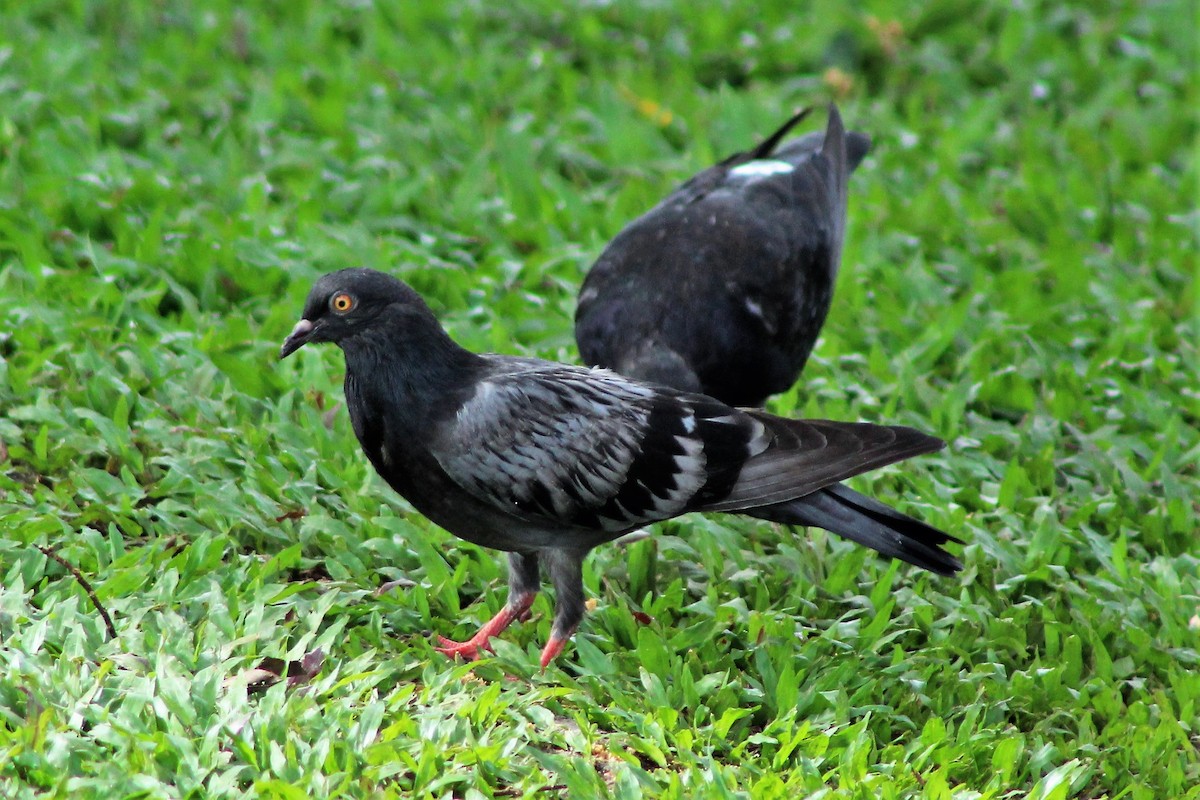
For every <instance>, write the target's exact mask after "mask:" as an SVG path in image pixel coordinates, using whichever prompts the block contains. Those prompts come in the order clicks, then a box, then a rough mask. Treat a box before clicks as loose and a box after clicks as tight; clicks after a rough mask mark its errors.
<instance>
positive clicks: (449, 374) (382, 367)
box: [341, 306, 483, 418]
mask: <svg viewBox="0 0 1200 800" xmlns="http://www.w3.org/2000/svg"><path fill="white" fill-rule="evenodd" d="M341 345H342V350H343V352H344V353H345V354H346V378H347V386H349V385H350V383H353V384H354V385H355V389H356V393H357V394H359V395H360V396H361V397H362V399H363V400H364V401H366V402H367V403H368V405H375V404H377V403H381V404H383V406H384V407H393V408H397V409H405V411H406V412H409V413H411V414H413V415H415V418H419V417H420V416H421V415H422V414H424V413H426V412H427V411H429V410H431V409H433V408H436V407H437V406H438V405H440V404H444V403H445V402H446V401H447V399H448V398H450V397H453V396H454V395H456V394H458V393H460V392H461V391H462V390H463V387H464V386H467V385H469V384H470V383H471V381H472V380H473V378H474V375H475V372H476V370H477V369H478V367H479V364H481V363H483V359H481V358H480V357H479V356H478V355H476V354H475V353H472V352H471V351H469V350H466V349H465V348H463V347H460V346H459V345H458V343H457V342H455V341H454V340H453V339H451V338H450V336H449V335H448V334H447V333H446V332H445V331H444V330H442V327H441V325H440V324H438V322H437V319H436V318H435V317H434V316H433V314H432V312H430V311H429V310H428V309H424V308H415V307H412V306H401V307H394V308H393V309H392V310H391V313H389V314H388V316H387V318H386V320H385V321H384V323H383V324H380V325H377V326H374V327H373V328H372V329H371V330H369V331H364V332H363V333H362V334H360V335H359V336H355V337H353V338H350V339H346V340H344V341H343V342H342V343H341Z"/></svg>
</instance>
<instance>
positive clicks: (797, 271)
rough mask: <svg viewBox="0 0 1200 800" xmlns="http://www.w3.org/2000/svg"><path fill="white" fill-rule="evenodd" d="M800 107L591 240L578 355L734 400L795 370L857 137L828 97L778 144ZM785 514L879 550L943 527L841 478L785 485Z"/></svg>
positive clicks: (823, 300) (807, 347) (862, 147)
mask: <svg viewBox="0 0 1200 800" xmlns="http://www.w3.org/2000/svg"><path fill="white" fill-rule="evenodd" d="M808 113H809V110H808V109H806V110H804V111H801V112H800V113H798V114H796V115H795V116H793V117H792V118H791V119H789V120H788V121H787V122H786V123H784V125H783V126H782V127H781V128H780V129H779V130H777V131H776V132H775V133H773V134H772V135H771V136H769V137H767V139H766V140H765V141H763V142H762V144H760V145H758V146H757V147H755V148H754V149H752V150H750V151H748V152H745V153H736V154H734V155H732V156H730V157H729V158H727V159H725V160H724V161H722V162H721V163H720V164H717V165H716V166H714V167H710V168H709V169H707V170H705V171H704V172H701V173H700V174H699V175H697V176H695V177H694V178H692V179H691V180H690V181H688V182H687V183H685V184H684V185H683V186H681V187H679V188H678V189H677V190H676V191H675V192H674V193H673V194H672V195H671V196H670V197H668V198H667V199H666V200H664V201H663V202H662V203H660V204H659V205H657V206H656V207H655V208H653V209H651V210H650V211H649V212H647V213H646V214H645V215H644V216H642V217H641V218H639V219H637V220H635V221H634V222H633V223H632V224H630V225H629V226H628V227H626V228H625V229H624V230H623V231H621V233H619V234H618V235H617V237H616V238H615V239H614V240H613V241H612V243H611V244H609V245H608V247H607V248H605V250H604V252H603V253H601V255H600V258H599V259H598V260H597V261H596V264H595V266H594V267H592V269H591V271H590V272H589V273H588V275H587V278H586V279H585V281H584V283H583V286H582V289H581V291H580V295H579V305H578V309H577V311H576V316H575V338H576V341H577V343H578V345H579V352H580V354H581V355H582V357H583V358H584V360H585V361H586V362H587V363H588V364H591V365H594V366H601V367H608V368H611V369H614V370H616V371H617V372H620V373H621V374H623V375H626V376H627V377H631V378H637V379H639V380H645V381H651V382H655V383H660V384H665V385H667V386H671V387H673V388H675V389H678V390H681V391H692V392H695V391H700V392H703V393H705V394H708V395H711V396H712V397H715V398H717V399H718V400H721V401H722V402H725V403H728V404H730V405H734V406H761V405H762V404H763V403H764V402H766V399H767V397H768V396H769V395H771V394H774V393H777V392H781V391H784V390H785V389H787V388H788V387H789V386H791V385H792V383H794V382H795V380H796V378H797V376H798V375H799V374H800V371H801V370H802V369H803V368H804V364H805V362H806V360H807V359H808V356H809V353H810V352H811V351H812V348H813V344H814V343H815V342H816V339H817V334H818V333H819V332H820V329H821V325H822V324H823V323H824V321H825V315H826V313H827V312H828V311H829V305H830V302H831V300H832V297H833V283H834V278H835V277H836V275H837V270H838V262H839V260H840V256H841V249H842V236H843V234H844V232H845V227H846V183H847V179H848V178H849V174H850V172H851V171H852V170H853V169H854V168H855V167H856V166H858V164H859V162H861V161H862V159H863V157H864V156H865V155H866V153H867V150H868V149H869V148H870V140H869V139H868V138H867V137H866V136H865V135H863V134H861V133H846V131H845V128H844V127H843V125H842V119H841V116H840V115H839V114H838V110H837V107H836V106H830V108H829V121H828V124H827V125H826V129H825V132H824V134H809V135H808V136H804V137H801V138H799V139H796V140H793V141H791V142H788V143H786V144H784V145H783V146H779V142H780V140H782V138H783V137H784V136H785V135H786V134H787V133H788V131H790V130H791V129H792V128H793V127H794V126H795V125H796V124H798V123H799V122H800V121H801V120H803V119H804V118H805V117H806V116H807V115H808ZM789 517H790V518H791V519H792V520H793V521H796V522H798V524H803V525H808V526H815V527H819V528H824V529H825V530H828V531H832V532H833V533H836V534H838V535H839V536H843V537H845V538H848V539H852V540H853V541H856V542H859V543H860V544H865V545H866V546H868V547H873V548H875V549H876V550H880V551H881V552H886V550H884V546H883V544H884V543H886V542H889V541H892V540H894V539H897V538H899V539H903V540H911V541H915V542H919V543H921V545H922V546H923V547H932V548H936V547H938V546H940V544H941V543H943V542H946V541H957V540H956V539H953V538H952V537H949V536H948V535H947V534H946V533H944V532H943V531H940V530H938V529H937V528H934V527H932V526H930V525H926V524H925V523H923V522H921V521H919V520H917V519H914V518H913V517H910V516H908V515H906V514H902V513H901V512H899V511H897V510H895V509H893V508H891V507H890V506H887V505H885V504H883V503H881V502H879V501H877V500H874V499H872V498H870V497H867V496H866V495H863V494H861V493H860V492H856V491H854V490H853V489H850V488H849V487H847V486H843V485H841V484H832V485H829V486H825V487H822V488H821V489H819V490H818V491H816V492H814V493H812V494H810V495H809V496H807V497H805V498H800V499H798V500H797V501H795V502H794V503H793V505H792V508H791V510H790V511H789ZM635 538H640V534H636V535H634V536H632V537H629V538H628V539H626V540H624V541H630V540H632V539H635Z"/></svg>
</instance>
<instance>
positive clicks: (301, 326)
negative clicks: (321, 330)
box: [279, 319, 313, 359]
mask: <svg viewBox="0 0 1200 800" xmlns="http://www.w3.org/2000/svg"><path fill="white" fill-rule="evenodd" d="M312 332H313V324H312V322H311V321H310V320H307V319H302V320H300V321H299V322H297V323H296V327H294V328H292V332H291V333H289V334H288V337H287V338H286V339H284V340H283V347H281V348H279V357H280V358H281V359H283V358H287V357H288V356H290V355H291V354H292V353H294V352H296V351H297V350H299V349H300V348H301V347H303V346H304V345H305V344H307V343H308V337H309V336H311V335H312Z"/></svg>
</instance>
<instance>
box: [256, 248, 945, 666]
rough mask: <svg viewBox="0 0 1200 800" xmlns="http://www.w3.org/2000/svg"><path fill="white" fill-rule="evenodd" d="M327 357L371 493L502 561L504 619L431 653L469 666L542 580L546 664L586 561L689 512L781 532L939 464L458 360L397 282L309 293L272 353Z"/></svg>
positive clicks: (332, 284) (923, 554) (799, 428)
mask: <svg viewBox="0 0 1200 800" xmlns="http://www.w3.org/2000/svg"><path fill="white" fill-rule="evenodd" d="M315 342H333V343H334V344H336V345H337V346H339V347H340V348H341V350H342V352H343V354H344V356H345V361H346V374H345V393H346V407H347V409H348V411H349V414H350V421H351V424H352V426H353V428H354V433H355V436H356V437H357V438H358V441H359V444H360V445H361V446H362V449H363V451H364V452H365V454H366V456H367V458H368V460H370V462H371V464H372V466H373V467H374V468H375V470H376V471H377V472H378V473H379V474H380V476H382V477H383V479H384V480H385V481H386V482H387V483H388V484H389V485H390V486H391V487H392V488H393V489H395V490H396V491H397V492H398V493H399V494H400V495H402V496H403V497H404V498H406V499H407V500H408V501H409V503H411V504H412V505H413V507H414V508H416V509H417V511H419V512H420V513H422V514H424V515H425V516H426V517H428V518H429V519H430V520H432V521H433V522H434V523H436V524H437V525H439V526H441V527H443V528H445V529H446V530H448V531H450V532H451V533H453V534H454V535H456V536H458V537H460V538H462V539H465V540H467V541H469V542H473V543H475V544H477V545H480V546H483V547H488V548H494V549H498V550H503V551H507V552H508V554H509V556H508V559H509V579H508V582H509V593H508V600H507V603H506V604H505V607H504V609H503V610H501V611H500V612H499V613H498V614H497V615H496V616H495V617H494V618H492V619H491V620H490V621H489V622H488V623H487V624H486V625H484V626H483V627H482V628H481V629H480V630H479V632H478V633H477V634H476V635H475V636H473V637H471V638H470V639H469V640H467V641H465V642H456V641H452V640H450V639H445V638H442V639H441V640H440V647H439V648H438V649H439V650H440V652H442V653H445V654H446V655H450V656H462V657H465V658H468V659H473V658H477V657H478V656H479V655H480V651H481V650H485V649H488V643H489V640H490V639H491V638H492V637H494V636H496V635H498V634H499V633H500V632H502V631H503V630H504V629H505V628H507V627H508V626H509V625H510V624H511V623H512V622H513V621H514V620H518V619H524V618H526V617H527V616H528V613H529V608H530V605H531V604H532V603H533V600H534V597H535V595H536V594H537V592H538V590H539V587H540V578H539V573H540V572H541V570H543V569H544V570H545V572H546V573H547V574H548V575H549V578H550V582H551V583H552V584H553V586H554V589H555V593H556V598H555V610H554V619H553V622H552V625H551V632H550V638H549V640H548V641H547V642H546V645H545V647H544V648H543V650H542V653H541V659H540V661H541V665H542V668H543V669H545V667H546V666H547V665H549V664H550V663H551V661H553V660H554V658H555V657H556V656H557V655H558V654H559V652H560V651H561V650H562V649H563V646H564V644H565V643H566V642H567V641H568V640H569V639H570V637H571V636H572V634H573V633H574V632H575V630H576V629H577V628H578V626H579V624H580V622H581V620H582V618H583V614H584V609H585V605H584V590H583V578H582V565H583V561H584V558H585V556H586V555H587V554H588V552H589V551H591V550H592V549H593V548H594V547H596V546H597V545H599V544H602V543H604V542H607V541H611V540H613V539H616V538H618V537H619V536H621V535H623V534H625V533H628V532H629V531H632V530H635V529H638V528H641V527H643V526H645V525H648V524H650V523H653V522H656V521H660V520H665V519H669V518H672V517H675V516H678V515H681V514H685V513H688V512H691V511H723V512H736V513H741V514H748V515H750V516H754V517H761V518H764V519H769V520H776V521H781V522H785V523H788V522H794V521H795V518H796V517H797V516H800V517H803V516H804V513H803V511H800V512H798V511H797V510H796V509H797V501H798V500H802V499H803V498H804V497H806V496H808V495H810V494H812V493H813V492H815V491H818V490H820V489H821V488H823V487H826V486H829V485H832V484H835V483H836V482H837V481H840V480H843V479H845V478H848V477H850V476H852V475H857V474H859V473H861V472H865V471H867V470H870V469H874V468H876V467H882V466H884V465H886V464H891V463H893V462H896V461H900V460H902V459H906V458H909V457H910V456H916V455H920V454H923V453H930V452H933V451H936V450H938V449H940V448H941V447H942V446H943V444H944V443H943V442H942V441H941V440H940V439H937V438H935V437H933V436H929V435H927V434H924V433H921V432H920V431H917V430H914V429H912V428H906V427H899V426H884V425H871V424H864V423H844V422H830V421H825V420H788V419H784V418H781V417H776V416H773V415H771V414H768V413H766V412H764V411H761V410H738V409H735V408H733V407H730V406H728V405H726V404H724V403H722V402H720V401H718V400H715V399H713V398H711V397H708V396H705V395H701V394H694V393H688V392H680V391H676V390H674V389H671V388H669V387H664V386H656V385H654V384H650V383H646V382H642V381H637V380H633V379H631V378H627V377H624V376H622V375H620V374H618V373H616V372H612V371H609V370H605V369H593V368H588V367H581V366H572V365H567V364H560V363H555V362H550V361H542V360H539V359H532V358H522V357H517V356H507V355H480V354H477V353H474V352H471V351H470V350H467V349H465V348H463V347H461V346H459V345H458V344H457V343H456V342H455V341H454V340H453V339H451V338H450V336H449V335H448V334H447V333H446V332H445V330H444V329H443V328H442V326H441V325H440V323H439V322H438V320H437V318H436V317H435V316H434V314H433V312H432V311H430V309H429V307H428V305H426V304H425V302H424V300H423V299H422V298H421V296H420V295H419V294H417V292H415V291H414V290H413V289H412V288H411V287H409V286H408V285H407V284H405V283H403V282H402V281H400V280H398V279H396V278H394V277H391V276H389V275H387V274H385V273H382V272H378V271H375V270H371V269H363V268H357V269H344V270H340V271H337V272H332V273H329V274H327V275H324V276H322V277H321V278H320V279H318V280H317V282H316V283H315V284H314V286H313V288H312V290H311V292H310V293H309V295H308V299H307V301H306V302H305V305H304V311H303V315H302V318H301V319H300V321H299V322H297V323H296V326H295V327H294V328H293V329H292V331H291V333H290V334H289V335H288V337H287V339H286V340H285V341H284V343H283V346H282V348H281V349H280V354H279V355H280V358H286V357H287V356H289V355H290V354H292V353H294V352H295V351H296V350H297V349H299V348H300V347H302V346H304V345H305V344H308V343H315ZM867 544H869V546H871V547H874V548H876V549H878V550H879V551H880V552H883V553H885V554H886V555H890V556H894V557H896V558H901V559H903V560H905V561H908V562H910V563H913V564H916V565H919V566H922V567H925V568H926V569H929V570H932V571H934V572H938V573H943V574H946V573H950V572H952V571H954V570H956V569H958V568H959V565H958V561H957V559H955V558H954V556H952V555H951V554H950V553H948V552H947V551H946V550H945V549H943V548H942V547H941V542H935V543H931V542H928V541H917V540H914V539H909V538H906V537H904V536H896V537H894V538H892V539H889V540H887V541H870V542H867Z"/></svg>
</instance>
